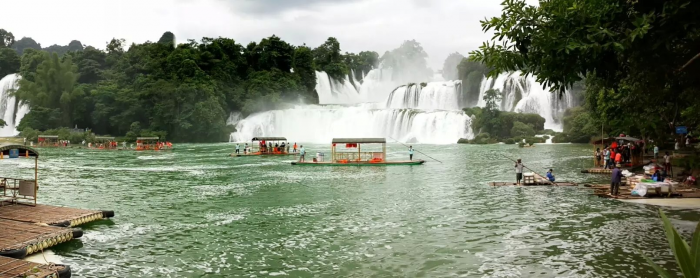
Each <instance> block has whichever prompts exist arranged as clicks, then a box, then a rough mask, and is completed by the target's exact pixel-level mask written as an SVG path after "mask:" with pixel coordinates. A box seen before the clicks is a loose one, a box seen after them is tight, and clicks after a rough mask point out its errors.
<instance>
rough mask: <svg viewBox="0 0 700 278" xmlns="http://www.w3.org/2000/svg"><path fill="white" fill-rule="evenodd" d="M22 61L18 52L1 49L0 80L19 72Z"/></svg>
mask: <svg viewBox="0 0 700 278" xmlns="http://www.w3.org/2000/svg"><path fill="white" fill-rule="evenodd" d="M19 68H20V60H19V56H17V52H15V51H14V50H12V49H10V48H6V47H0V78H2V77H5V76H7V75H8V74H13V73H17V72H19Z"/></svg>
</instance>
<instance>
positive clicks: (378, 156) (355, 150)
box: [331, 138, 386, 163]
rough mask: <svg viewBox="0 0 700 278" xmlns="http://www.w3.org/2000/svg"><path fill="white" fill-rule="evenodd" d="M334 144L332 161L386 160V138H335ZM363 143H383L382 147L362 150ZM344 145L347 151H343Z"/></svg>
mask: <svg viewBox="0 0 700 278" xmlns="http://www.w3.org/2000/svg"><path fill="white" fill-rule="evenodd" d="M332 144H333V145H332V146H331V162H335V163H349V162H357V161H372V162H375V163H376V162H384V160H386V138H333V141H332ZM363 144H381V147H382V149H381V151H365V152H362V145H363ZM343 145H345V146H344V147H345V150H346V151H343ZM348 150H350V151H348Z"/></svg>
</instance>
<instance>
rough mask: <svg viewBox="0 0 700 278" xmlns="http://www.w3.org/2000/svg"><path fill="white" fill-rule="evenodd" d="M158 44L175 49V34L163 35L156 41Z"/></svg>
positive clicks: (167, 33)
mask: <svg viewBox="0 0 700 278" xmlns="http://www.w3.org/2000/svg"><path fill="white" fill-rule="evenodd" d="M158 43H160V44H164V45H167V46H172V47H175V34H173V33H172V32H170V31H167V32H165V33H163V35H162V36H160V39H158Z"/></svg>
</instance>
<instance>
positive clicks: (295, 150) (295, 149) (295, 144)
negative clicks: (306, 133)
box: [294, 142, 297, 153]
mask: <svg viewBox="0 0 700 278" xmlns="http://www.w3.org/2000/svg"><path fill="white" fill-rule="evenodd" d="M294 152H295V153H296V152H297V142H294Z"/></svg>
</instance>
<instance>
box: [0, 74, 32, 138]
mask: <svg viewBox="0 0 700 278" xmlns="http://www.w3.org/2000/svg"><path fill="white" fill-rule="evenodd" d="M19 79H20V76H19V74H10V75H8V76H5V77H3V78H2V79H0V116H2V119H3V120H4V121H5V124H6V126H4V127H2V128H0V137H8V136H16V135H17V134H19V131H17V125H18V124H19V123H20V121H21V120H22V118H23V117H24V115H26V114H27V113H28V112H29V107H28V106H27V105H25V104H22V103H21V102H20V101H18V100H17V99H16V98H15V97H14V96H12V95H11V93H12V92H14V91H15V90H17V89H18V88H19V87H18V84H17V83H18V81H19Z"/></svg>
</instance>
